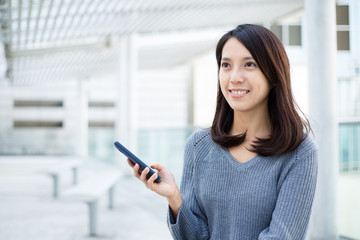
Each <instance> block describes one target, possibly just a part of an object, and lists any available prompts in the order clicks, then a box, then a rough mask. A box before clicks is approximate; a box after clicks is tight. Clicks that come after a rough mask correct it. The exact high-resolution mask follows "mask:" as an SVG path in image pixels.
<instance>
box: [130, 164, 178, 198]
mask: <svg viewBox="0 0 360 240" xmlns="http://www.w3.org/2000/svg"><path fill="white" fill-rule="evenodd" d="M127 161H128V164H129V166H130V167H132V168H133V171H134V176H135V177H136V178H138V179H140V180H141V181H142V182H143V183H144V185H145V186H146V187H147V188H148V189H150V190H152V191H154V192H156V193H158V194H160V195H162V196H164V197H172V196H174V195H175V194H176V192H177V191H179V189H178V186H177V185H176V182H175V179H174V176H173V175H172V173H171V172H170V171H169V169H167V168H166V167H165V166H163V165H161V164H159V163H154V164H152V165H151V166H150V167H151V168H153V169H156V170H157V171H158V172H157V173H155V174H153V175H152V176H151V177H150V178H149V179H147V178H146V176H147V174H148V173H149V171H150V169H149V168H145V169H144V170H143V171H141V170H140V166H139V164H136V165H134V164H133V163H132V162H131V161H130V160H129V159H128V160H127ZM157 175H160V177H161V181H160V183H156V182H154V181H155V180H156V178H157Z"/></svg>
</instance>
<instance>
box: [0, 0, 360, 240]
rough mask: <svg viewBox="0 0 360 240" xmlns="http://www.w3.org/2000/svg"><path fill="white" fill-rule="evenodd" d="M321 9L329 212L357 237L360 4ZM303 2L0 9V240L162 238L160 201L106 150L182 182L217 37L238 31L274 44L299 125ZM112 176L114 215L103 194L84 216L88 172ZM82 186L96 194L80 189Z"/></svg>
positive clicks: (60, 3)
mask: <svg viewBox="0 0 360 240" xmlns="http://www.w3.org/2000/svg"><path fill="white" fill-rule="evenodd" d="M315 2H316V1H315ZM330 2H331V4H332V5H334V11H336V14H335V19H329V21H333V22H334V26H335V30H336V33H334V34H336V65H335V68H336V86H335V89H336V91H335V94H336V96H334V97H336V106H332V105H331V104H330V105H324V106H323V108H336V109H335V112H336V116H335V118H336V132H337V134H338V135H337V137H336V138H337V139H336V146H335V148H336V150H334V151H335V153H336V154H334V156H333V157H334V160H333V161H336V163H337V166H338V167H337V168H338V169H336V172H337V174H338V175H337V176H338V177H337V178H336V182H337V184H338V188H336V189H338V190H336V191H335V192H334V194H336V195H335V199H332V200H331V201H334V202H335V204H336V209H330V211H335V212H336V219H335V220H334V219H332V221H336V226H337V228H336V234H337V236H339V237H342V238H343V239H360V225H359V222H360V151H359V147H360V46H359V43H360V31H359V29H360V1H359V0H339V1H330ZM304 5H305V3H304V1H301V0H288V1H282V0H254V1H246V0H239V1H234V0H224V1H215V0H206V1H204V0H202V1H200V0H191V1H190V0H185V1H160V0H151V1H149V0H148V1H144V0H136V1H124V0H0V23H1V43H0V239H88V238H99V239H142V238H144V237H145V236H146V235H148V236H147V237H146V238H147V239H171V237H170V235H169V233H168V230H167V227H166V210H167V209H166V207H167V205H166V201H164V199H162V198H161V197H158V196H155V195H154V194H153V193H151V192H149V191H147V190H146V189H145V188H144V187H143V186H142V185H141V184H140V183H138V182H137V181H136V180H134V179H133V177H131V172H130V170H129V168H128V167H127V164H126V162H125V159H124V157H123V156H122V155H121V154H120V153H119V152H117V151H115V149H114V146H113V142H114V141H117V140H118V141H120V142H122V143H123V144H124V145H125V146H128V148H129V149H130V150H131V151H133V152H134V153H136V155H138V156H139V157H140V158H141V159H143V160H144V161H145V162H147V163H151V162H154V161H157V162H161V163H162V164H165V165H166V166H168V167H169V168H170V169H171V171H172V172H173V173H174V175H175V178H176V180H177V182H178V183H180V178H181V171H182V158H183V150H184V144H185V141H186V139H187V137H188V136H190V134H191V133H192V132H193V131H195V130H196V129H199V128H206V127H209V126H210V125H211V122H212V118H213V114H214V111H215V103H216V101H215V100H216V90H217V89H216V87H217V66H216V60H215V46H216V43H217V40H218V39H219V38H220V37H221V36H222V35H223V34H224V33H225V32H226V31H227V30H230V29H232V28H234V27H236V26H237V25H238V24H241V23H255V24H260V25H263V26H265V27H267V28H269V29H270V30H271V31H273V32H274V33H275V34H276V35H277V36H278V37H279V38H280V39H281V41H282V42H283V44H284V45H285V47H286V51H287V53H288V56H289V59H290V62H291V73H292V84H293V89H294V94H295V97H296V100H297V102H298V104H299V106H300V108H301V109H302V110H303V111H304V112H305V114H306V115H309V106H310V105H311V104H312V102H310V101H309V89H311V86H312V82H311V81H310V80H309V74H308V73H309V68H310V67H311V66H312V64H313V63H312V61H311V60H310V61H309V58H308V52H307V46H308V43H309V41H308V40H307V39H311V36H310V37H309V36H308V31H307V29H308V27H309V25H308V22H307V21H306V16H307V15H306V10H307V9H306V8H305V7H304ZM310 7H311V5H309V8H310ZM314 7H316V3H314ZM314 24H316V23H314ZM319 27H321V26H319ZM314 41H324V42H326V41H328V40H327V39H314ZM314 61H316V59H314ZM309 81H310V82H309ZM326 87H327V86H324V88H326ZM319 97H321V92H320V93H319ZM310 118H311V115H310ZM335 155H336V156H335ZM72 170H73V173H76V174H77V175H74V176H73V175H72V172H71V171H72ZM110 170H116V171H118V173H119V174H118V175H116V174H115V175H116V176H117V177H115V178H116V180H113V181H112V183H117V184H116V189H115V193H114V192H113V197H114V203H113V204H114V211H112V212H111V211H108V210H107V209H106V207H104V206H103V205H106V204H107V202H106V201H107V200H106V194H105V193H102V194H99V195H97V197H99V206H98V207H97V208H96V210H95V211H94V212H95V216H92V217H91V213H94V212H92V210H90V209H91V206H93V205H91V204H89V201H88V200H84V199H83V197H84V196H83V195H84V194H85V193H84V192H86V191H89V190H88V189H90V193H91V189H93V191H97V190H94V189H95V188H97V187H98V188H99V189H100V190H101V191H102V192H107V191H108V190H109V189H110V187H109V184H107V185H106V184H105V183H104V185H102V183H101V182H106V181H105V180H104V181H103V180H102V178H101V177H99V174H101V172H104V173H107V171H110ZM105 175H108V176H109V175H111V174H105ZM49 176H50V177H49ZM101 176H102V175H101ZM73 177H74V179H75V178H76V179H78V181H77V182H76V183H77V184H75V185H74V184H73ZM89 179H97V181H98V182H99V186H97V185H96V184H90V185H91V186H90V187H89V186H86V184H83V185H81V184H82V183H87V182H88V181H89ZM109 181H110V180H109ZM95 185H96V186H97V187H96V186H95ZM94 186H95V187H94ZM76 187H78V188H76ZM84 189H85V190H84ZM69 190H70V191H69ZM100 190H99V191H100ZM56 191H58V192H57V193H55V192H56ZM62 192H64V193H65V194H64V198H63V197H62ZM81 194H82V195H81ZM85 195H86V194H85ZM88 195H89V194H87V195H86V197H88ZM90 195H91V194H90ZM69 196H70V197H69ZM66 197H69V198H70V200H75V201H65V200H66ZM64 199H65V200H64ZM104 199H105V200H104ZM91 201H93V200H91ZM83 202H85V203H87V204H88V206H89V208H87V205H86V204H83ZM88 216H89V217H88ZM88 218H89V219H90V222H89V223H88ZM94 219H95V220H94ZM96 219H99V221H97V220H96ZM91 221H92V222H91ZM94 221H95V223H94ZM324 221H327V220H326V219H324ZM136 224H138V225H136ZM96 229H97V230H96ZM89 230H90V232H89ZM94 230H95V231H94ZM91 231H93V232H91ZM151 237H153V238H151ZM314 239H315V238H314ZM318 239H327V238H318Z"/></svg>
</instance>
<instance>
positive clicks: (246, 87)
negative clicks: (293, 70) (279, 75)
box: [219, 37, 270, 112]
mask: <svg viewBox="0 0 360 240" xmlns="http://www.w3.org/2000/svg"><path fill="white" fill-rule="evenodd" d="M219 80H220V88H221V92H222V94H223V95H224V97H225V99H226V101H227V102H228V104H229V105H230V107H231V108H232V109H233V110H234V111H235V112H254V111H258V110H260V111H267V99H268V95H269V92H270V84H269V82H268V80H267V79H266V77H265V76H264V74H263V73H262V71H261V70H260V68H259V67H258V65H257V63H256V62H255V60H254V59H253V57H252V56H251V54H250V52H249V51H248V50H247V49H246V48H245V47H244V45H243V44H241V42H239V41H238V40H237V39H236V38H234V37H232V38H230V39H229V40H228V41H227V42H226V43H225V45H224V47H223V49H222V56H221V63H220V70H219Z"/></svg>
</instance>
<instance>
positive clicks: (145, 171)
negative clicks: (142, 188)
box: [140, 167, 150, 186]
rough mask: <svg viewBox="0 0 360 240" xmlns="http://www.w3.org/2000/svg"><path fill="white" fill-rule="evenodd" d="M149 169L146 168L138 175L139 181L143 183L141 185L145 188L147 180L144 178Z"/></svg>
mask: <svg viewBox="0 0 360 240" xmlns="http://www.w3.org/2000/svg"><path fill="white" fill-rule="evenodd" d="M149 171H150V169H149V168H148V167H147V168H145V169H144V170H143V171H142V172H141V175H140V180H141V181H143V183H144V184H145V185H146V186H147V179H146V176H147V174H148V173H149Z"/></svg>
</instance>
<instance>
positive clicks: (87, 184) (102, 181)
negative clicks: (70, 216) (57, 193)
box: [61, 169, 121, 236]
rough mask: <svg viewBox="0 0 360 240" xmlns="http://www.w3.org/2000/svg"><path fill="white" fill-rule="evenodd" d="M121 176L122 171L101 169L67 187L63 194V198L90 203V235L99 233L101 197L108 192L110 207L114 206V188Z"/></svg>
mask: <svg viewBox="0 0 360 240" xmlns="http://www.w3.org/2000/svg"><path fill="white" fill-rule="evenodd" d="M120 176H121V174H120V171H118V170H115V169H111V170H100V171H99V172H97V173H96V174H94V176H93V177H91V178H89V179H87V180H85V181H82V182H81V183H79V184H77V185H76V186H73V187H71V188H69V189H66V190H65V191H64V192H63V193H62V194H61V199H64V200H68V201H80V202H85V203H86V204H87V205H88V207H89V233H90V236H96V235H97V219H98V211H99V199H100V198H101V197H102V196H103V195H105V194H106V193H107V194H108V201H109V202H108V207H109V209H113V208H114V188H115V185H116V182H117V181H118V180H119V178H120Z"/></svg>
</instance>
